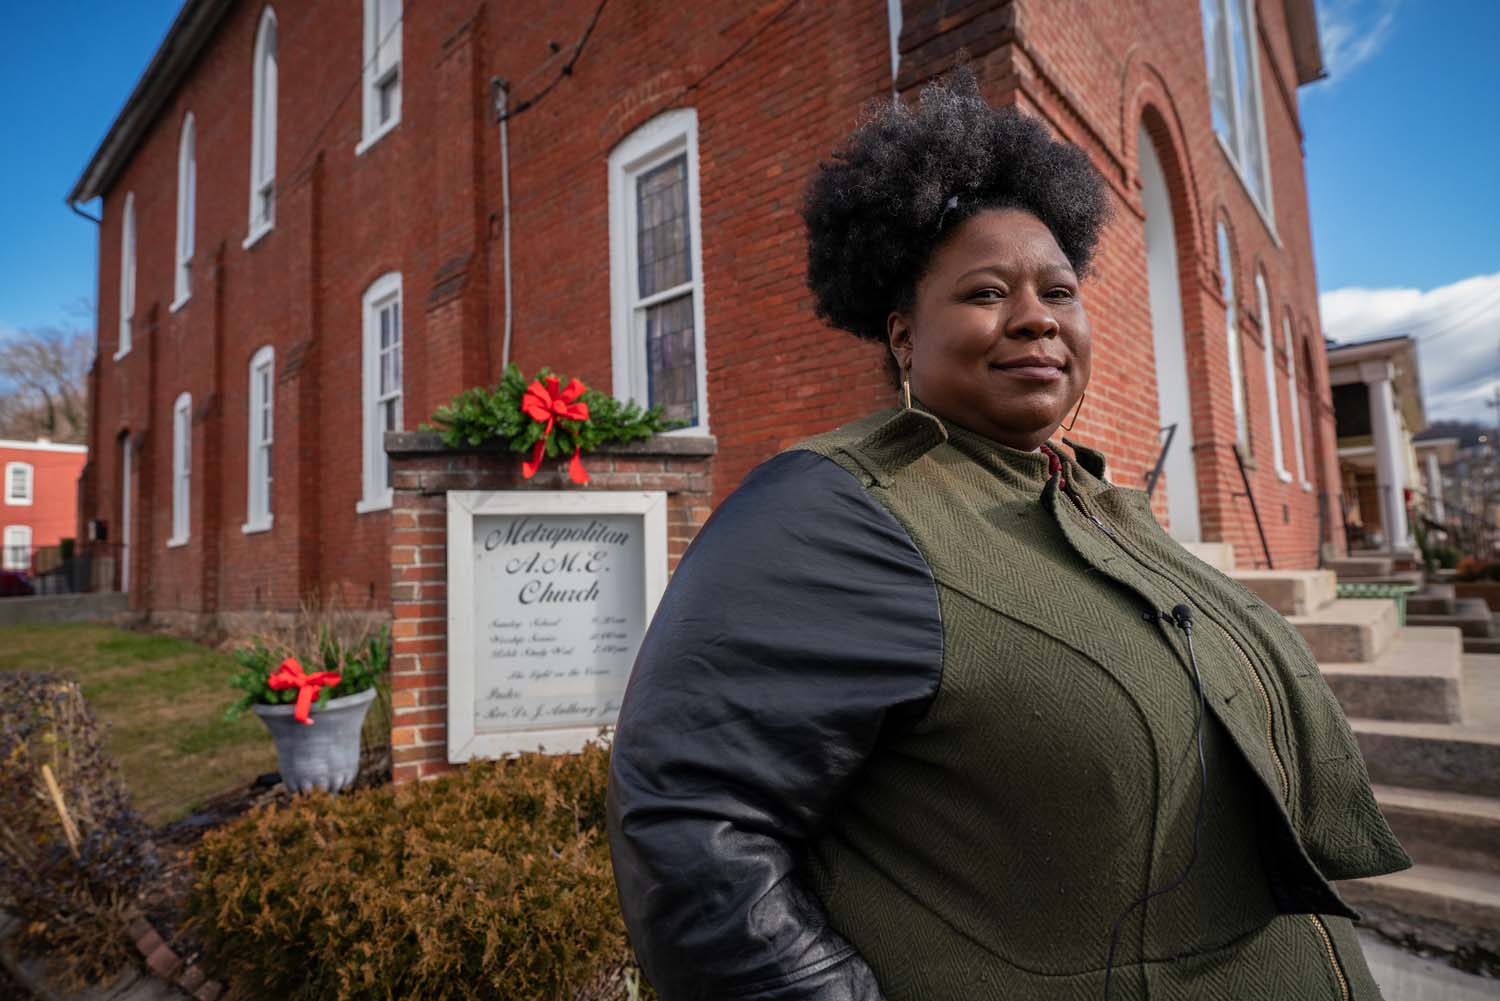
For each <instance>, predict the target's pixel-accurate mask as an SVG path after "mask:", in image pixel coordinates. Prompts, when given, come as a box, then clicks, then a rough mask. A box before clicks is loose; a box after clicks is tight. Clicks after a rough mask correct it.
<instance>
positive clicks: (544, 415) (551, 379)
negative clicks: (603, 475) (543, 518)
mask: <svg viewBox="0 0 1500 1001" xmlns="http://www.w3.org/2000/svg"><path fill="white" fill-rule="evenodd" d="M557 387H558V378H557V376H555V375H549V376H547V384H546V385H545V386H543V385H542V383H541V380H539V379H533V380H532V382H531V385H530V386H527V387H526V395H525V396H523V397H522V398H521V410H522V411H523V412H524V413H525V414H526V416H527V417H530V418H531V419H532V420H534V421H536V422H537V423H538V424H545V425H547V426H546V428H545V429H543V431H542V437H541V439H540V440H539V441H538V442H537V443H536V447H535V448H533V449H532V450H531V458H530V459H527V460H526V461H524V462H522V463H521V475H522V476H524V477H526V478H527V479H528V480H529V479H531V478H532V477H533V476H535V475H536V471H537V470H538V469H539V468H541V465H542V456H543V455H545V454H546V452H547V439H548V438H550V437H552V428H553V426H554V425H555V424H556V423H557V419H558V418H559V417H561V418H563V419H565V420H570V421H586V420H588V419H589V407H588V404H587V403H575V402H574V401H575V400H577V399H578V398H579V397H580V396H582V395H583V394H584V393H585V392H586V391H587V390H588V387H587V386H585V385H584V384H583V383H581V382H579V381H578V380H577V379H574V380H573V381H572V382H570V383H568V388H567V389H564V390H563V391H562V392H558V388H557ZM581 451H583V446H581V445H577V446H574V448H573V461H572V462H570V463H568V478H569V479H571V480H572V481H573V482H574V483H587V482H588V481H589V474H588V473H586V472H584V469H583V460H582V459H581V458H580V457H579V453H580V452H581Z"/></svg>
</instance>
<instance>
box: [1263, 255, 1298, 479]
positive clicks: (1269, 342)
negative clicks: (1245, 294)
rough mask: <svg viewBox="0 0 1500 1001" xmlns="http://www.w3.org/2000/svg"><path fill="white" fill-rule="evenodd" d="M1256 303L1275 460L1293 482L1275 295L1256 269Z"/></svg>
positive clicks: (1279, 472) (1280, 472)
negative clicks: (1279, 378) (1279, 383)
mask: <svg viewBox="0 0 1500 1001" xmlns="http://www.w3.org/2000/svg"><path fill="white" fill-rule="evenodd" d="M1255 304H1256V308H1257V309H1258V310H1259V311H1260V341H1261V346H1262V348H1263V351H1262V353H1263V354H1264V355H1265V359H1266V403H1267V409H1268V410H1270V412H1271V461H1272V463H1273V464H1274V465H1275V466H1276V476H1277V477H1278V478H1279V479H1280V480H1281V482H1283V483H1290V482H1292V474H1291V473H1290V472H1288V471H1287V468H1286V450H1285V449H1283V448H1282V446H1281V393H1280V392H1279V391H1278V390H1277V388H1276V335H1275V334H1273V333H1272V332H1271V331H1272V328H1273V326H1274V324H1273V323H1272V321H1271V296H1270V293H1269V292H1268V291H1267V290H1266V276H1265V274H1264V273H1262V272H1261V271H1258V270H1257V271H1256V272H1255Z"/></svg>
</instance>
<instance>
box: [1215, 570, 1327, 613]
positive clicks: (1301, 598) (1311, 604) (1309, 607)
mask: <svg viewBox="0 0 1500 1001" xmlns="http://www.w3.org/2000/svg"><path fill="white" fill-rule="evenodd" d="M1229 577H1230V579H1231V580H1235V581H1238V582H1239V583H1240V584H1241V585H1243V586H1244V587H1245V588H1246V589H1247V590H1249V591H1252V592H1253V593H1254V594H1255V595H1256V597H1258V598H1260V600H1261V601H1264V602H1265V603H1266V604H1268V605H1270V606H1271V607H1272V608H1274V609H1276V611H1278V612H1280V613H1281V614H1282V615H1310V614H1312V613H1313V612H1316V611H1318V610H1319V609H1321V608H1324V607H1326V606H1327V605H1329V604H1331V603H1332V602H1333V600H1334V599H1335V598H1337V597H1338V594H1337V591H1338V583H1339V579H1338V577H1337V576H1336V575H1335V574H1334V573H1333V571H1332V570H1235V571H1233V572H1231V573H1230V574H1229Z"/></svg>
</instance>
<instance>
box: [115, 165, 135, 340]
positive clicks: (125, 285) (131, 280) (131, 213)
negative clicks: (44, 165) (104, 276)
mask: <svg viewBox="0 0 1500 1001" xmlns="http://www.w3.org/2000/svg"><path fill="white" fill-rule="evenodd" d="M134 324H135V192H134V191H132V192H130V193H129V194H128V195H126V196H125V218H124V220H123V221H122V222H121V223H120V340H119V343H118V344H116V345H115V360H116V361H119V360H120V359H121V358H123V357H125V356H126V355H127V354H129V353H130V330H131V327H132V326H133V325H134Z"/></svg>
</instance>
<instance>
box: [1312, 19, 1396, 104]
mask: <svg viewBox="0 0 1500 1001" xmlns="http://www.w3.org/2000/svg"><path fill="white" fill-rule="evenodd" d="M1400 5H1401V0H1318V35H1319V37H1320V38H1321V39H1322V42H1323V65H1324V66H1325V67H1326V68H1327V70H1328V77H1329V79H1330V80H1331V81H1333V82H1334V83H1337V82H1338V81H1339V80H1342V79H1344V78H1345V77H1347V76H1349V75H1350V74H1351V73H1353V72H1354V70H1355V68H1356V67H1358V66H1359V65H1360V64H1361V63H1363V62H1366V61H1368V60H1370V59H1373V58H1374V57H1375V55H1376V54H1377V53H1379V52H1380V50H1381V48H1382V47H1383V46H1384V45H1385V43H1386V41H1387V40H1388V39H1389V38H1390V35H1391V28H1392V27H1393V26H1394V25H1395V23H1396V10H1397V8H1398V7H1399V6H1400Z"/></svg>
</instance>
